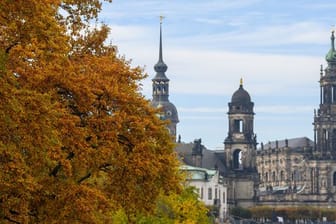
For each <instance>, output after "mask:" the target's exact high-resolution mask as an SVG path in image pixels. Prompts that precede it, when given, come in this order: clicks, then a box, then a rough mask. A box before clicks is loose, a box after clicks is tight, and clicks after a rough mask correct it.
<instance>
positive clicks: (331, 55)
mask: <svg viewBox="0 0 336 224" xmlns="http://www.w3.org/2000/svg"><path fill="white" fill-rule="evenodd" d="M334 33H335V30H334V29H332V30H331V37H330V40H331V48H330V50H329V52H328V53H327V55H326V60H327V61H328V63H329V62H332V63H335V62H336V51H335V34H334Z"/></svg>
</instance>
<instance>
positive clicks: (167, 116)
mask: <svg viewBox="0 0 336 224" xmlns="http://www.w3.org/2000/svg"><path fill="white" fill-rule="evenodd" d="M167 69H168V66H167V65H166V64H165V63H164V62H163V57H162V17H161V21H160V45H159V61H158V62H157V63H156V64H155V66H154V70H155V72H156V75H155V77H154V78H153V79H152V83H153V92H152V95H153V99H152V105H153V106H154V107H157V108H160V109H161V114H160V119H162V120H169V121H170V123H169V124H168V127H167V128H168V130H169V132H170V134H171V135H172V136H173V138H174V139H176V125H177V123H178V122H179V119H178V114H177V110H176V107H175V106H174V104H172V103H171V102H169V99H168V98H169V79H168V78H167V76H166V74H165V72H166V71H167Z"/></svg>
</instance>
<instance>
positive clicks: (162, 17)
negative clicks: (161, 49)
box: [160, 15, 165, 24]
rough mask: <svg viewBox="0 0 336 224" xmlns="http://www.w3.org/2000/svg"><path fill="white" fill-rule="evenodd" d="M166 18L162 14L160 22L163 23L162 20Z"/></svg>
mask: <svg viewBox="0 0 336 224" xmlns="http://www.w3.org/2000/svg"><path fill="white" fill-rule="evenodd" d="M164 18H165V16H163V15H161V16H160V24H162V20H163V19H164Z"/></svg>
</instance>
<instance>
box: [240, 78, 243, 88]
mask: <svg viewBox="0 0 336 224" xmlns="http://www.w3.org/2000/svg"><path fill="white" fill-rule="evenodd" d="M240 85H241V86H242V85H243V78H240Z"/></svg>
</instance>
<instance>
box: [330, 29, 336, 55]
mask: <svg viewBox="0 0 336 224" xmlns="http://www.w3.org/2000/svg"><path fill="white" fill-rule="evenodd" d="M334 33H335V30H334V29H332V30H331V37H330V40H331V49H332V50H333V51H335V35H334Z"/></svg>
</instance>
